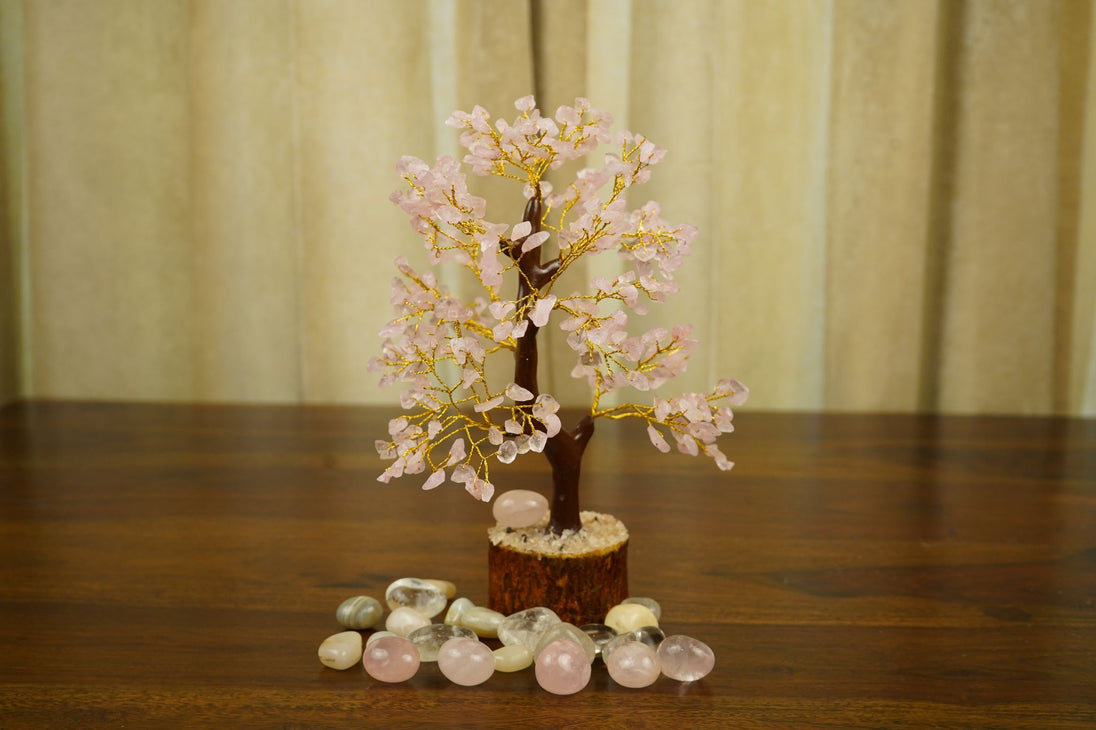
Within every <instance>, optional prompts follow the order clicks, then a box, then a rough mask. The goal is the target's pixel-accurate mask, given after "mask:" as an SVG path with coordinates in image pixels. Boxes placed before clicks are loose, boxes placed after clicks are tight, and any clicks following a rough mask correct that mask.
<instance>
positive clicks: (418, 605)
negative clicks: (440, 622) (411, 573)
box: [384, 578, 449, 618]
mask: <svg viewBox="0 0 1096 730" xmlns="http://www.w3.org/2000/svg"><path fill="white" fill-rule="evenodd" d="M384 600H385V602H386V603H388V607H389V608H391V609H392V610H395V609H397V608H400V607H406V608H413V609H415V610H416V611H418V612H419V613H421V614H422V615H423V616H425V617H426V618H434V617H435V616H437V615H438V614H439V613H441V612H442V611H443V610H445V604H446V603H448V602H449V599H447V598H446V597H445V592H444V591H443V590H442V589H441V588H438V587H437V586H436V585H434V584H433V583H431V582H429V581H425V580H422V579H420V578H400V579H399V580H396V581H393V582H392V583H391V584H390V585H389V586H388V589H387V590H386V591H385V592H384Z"/></svg>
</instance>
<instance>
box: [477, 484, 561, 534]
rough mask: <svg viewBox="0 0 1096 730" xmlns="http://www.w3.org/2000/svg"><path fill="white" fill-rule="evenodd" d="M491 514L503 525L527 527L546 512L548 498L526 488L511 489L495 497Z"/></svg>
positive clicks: (537, 520)
mask: <svg viewBox="0 0 1096 730" xmlns="http://www.w3.org/2000/svg"><path fill="white" fill-rule="evenodd" d="M491 514H493V515H494V516H495V521H496V522H498V523H499V524H500V525H502V526H503V527H529V526H530V525H535V524H537V523H538V522H540V519H541V518H542V517H544V515H546V514H548V500H547V499H545V497H544V495H542V494H539V493H537V492H531V491H529V490H528V489H511V490H510V491H509V492H503V493H502V494H500V495H499V496H498V497H496V498H495V503H494V504H493V505H491Z"/></svg>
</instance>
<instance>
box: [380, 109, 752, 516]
mask: <svg viewBox="0 0 1096 730" xmlns="http://www.w3.org/2000/svg"><path fill="white" fill-rule="evenodd" d="M515 107H516V108H517V110H518V112H519V114H518V116H517V118H516V119H514V120H513V121H512V122H507V121H505V120H501V119H500V120H498V121H496V122H495V123H494V125H492V124H491V122H490V118H489V116H488V114H487V111H486V110H484V109H483V108H481V107H479V106H477V107H475V108H474V109H473V110H472V112H471V113H466V112H461V111H457V112H454V113H453V114H452V116H450V117H449V119H448V120H447V122H446V124H448V125H449V126H452V127H456V128H457V129H459V130H461V134H460V143H461V145H462V146H463V147H464V148H466V149H467V151H468V154H467V155H466V156H465V157H464V165H466V166H467V167H468V168H469V169H470V170H471V172H472V173H473V174H475V175H495V176H498V177H501V178H506V179H509V180H513V181H515V183H516V184H521V185H523V189H524V194H525V198H526V199H527V201H528V202H527V204H526V206H525V212H524V215H523V216H522V219H521V221H520V222H518V223H516V224H514V225H512V224H510V223H506V222H495V221H493V220H491V219H489V218H488V217H487V215H488V210H487V202H486V201H485V200H484V199H483V198H480V197H477V196H475V195H472V194H471V193H469V191H468V187H467V184H466V182H467V179H466V176H465V173H464V172H463V170H462V165H461V163H458V162H457V161H456V160H454V159H452V158H451V157H441V158H439V159H438V161H437V162H436V163H435V164H434V165H433V166H430V165H428V164H427V163H425V162H423V161H422V160H419V159H417V158H414V157H403V158H402V159H401V160H400V161H399V165H398V168H397V169H398V171H399V174H400V175H401V176H402V177H403V179H404V180H405V181H406V183H407V187H406V189H403V190H401V191H397V192H395V193H393V194H392V198H391V199H392V200H393V202H395V203H396V204H397V205H399V207H400V208H402V209H403V210H404V211H405V212H406V213H407V214H408V216H410V218H411V226H412V228H413V229H414V230H415V232H416V233H418V234H419V235H420V236H422V238H423V240H424V241H425V244H426V248H427V252H428V256H429V261H430V263H431V265H435V266H436V265H439V264H442V263H444V262H454V263H455V264H457V265H459V266H462V267H464V268H466V269H467V270H468V271H470V272H471V273H472V275H473V276H474V277H475V280H476V281H477V282H478V283H479V285H480V286H482V289H483V293H482V295H481V296H478V297H476V298H475V299H474V300H473V301H470V302H465V301H460V300H458V299H457V298H456V297H455V296H454V295H453V294H451V293H450V291H449V290H448V289H447V288H446V287H445V286H442V285H441V284H440V283H439V281H438V278H437V276H436V275H435V274H434V273H433V272H432V271H425V272H422V273H420V272H418V271H416V270H414V269H413V268H412V267H411V266H410V265H409V264H408V262H407V261H406V260H405V259H403V258H401V259H399V260H397V262H396V263H397V267H398V269H399V271H400V274H401V276H400V277H397V278H396V279H395V280H394V281H393V285H392V305H393V306H394V308H395V311H396V317H395V319H393V320H392V321H391V322H389V323H388V325H387V326H385V328H384V329H383V330H382V331H381V336H382V337H383V338H384V345H383V351H382V355H381V356H380V357H379V358H375V359H374V360H373V361H372V362H371V363H370V367H371V369H373V370H376V371H382V372H384V375H383V377H382V378H381V384H382V385H393V384H396V383H400V384H402V385H403V386H404V390H403V392H402V393H401V396H400V404H401V405H402V406H403V408H404V409H405V410H407V411H410V413H409V414H407V415H402V416H399V417H397V418H394V419H392V421H391V422H390V423H389V424H388V432H389V435H390V436H391V438H390V439H388V440H379V441H377V450H378V451H379V453H380V454H381V456H382V457H383V458H385V459H390V460H393V463H392V464H391V465H390V466H389V467H388V468H387V469H386V470H385V471H384V473H383V474H381V476H380V477H379V479H380V481H382V482H388V481H389V480H390V479H392V478H393V477H399V476H402V475H405V474H427V476H426V480H425V483H424V484H423V485H422V486H423V489H433V488H435V487H437V486H439V485H440V484H442V483H443V482H444V481H445V479H446V477H447V476H448V478H449V479H450V480H452V481H453V482H457V483H460V484H463V485H464V487H465V489H466V490H467V491H468V492H469V493H470V494H472V495H473V496H475V497H477V498H479V499H481V500H483V501H489V500H490V499H491V496H492V494H493V493H494V486H493V485H492V484H491V467H492V465H493V464H494V463H495V462H499V463H502V464H509V463H511V462H513V461H514V459H515V458H517V457H518V455H520V454H524V453H527V452H530V451H532V452H538V453H543V454H544V455H545V456H546V457H547V459H548V461H549V463H550V464H551V467H552V477H553V479H552V481H553V494H552V498H551V521H550V522H549V525H548V529H549V530H551V531H552V532H556V533H559V532H562V531H564V530H577V529H579V528H580V527H581V521H580V517H579V500H578V492H579V475H580V467H581V463H582V455H583V452H584V451H585V449H586V445H587V443H588V442H589V440H590V437H591V436H592V434H593V432H594V421H595V419H598V418H612V419H622V418H635V419H639V420H640V421H642V422H644V423H645V424H646V427H647V433H648V435H649V436H650V439H651V443H652V444H654V446H655V448H657V449H658V450H660V451H663V452H667V451H669V450H670V444H669V442H668V441H667V438H666V436H667V435H669V436H670V438H672V439H673V441H674V442H675V444H676V446H677V449H678V450H679V451H682V452H684V453H686V454H691V455H694V456H695V455H697V454H700V453H703V454H706V455H707V456H710V457H712V458H713V459H714V460H715V463H716V465H718V466H719V468H720V469H730V468H731V467H732V466H733V463H732V462H731V461H729V460H728V459H727V457H726V456H724V455H723V453H722V452H721V451H720V450H719V447H718V446H717V445H716V439H717V437H718V436H719V435H720V434H721V433H729V432H730V431H732V430H733V425H732V417H733V416H732V412H731V406H736V405H739V404H741V403H743V402H745V400H746V396H747V394H748V391H747V389H746V388H745V387H744V386H743V385H742V384H740V383H739V382H737V381H735V380H721V381H720V382H719V383H718V384H717V385H716V386H715V388H714V389H712V390H711V392H708V393H684V394H682V395H678V396H676V397H670V398H664V397H660V396H659V395H656V394H653V395H652V397H651V400H650V403H649V404H639V403H633V402H627V403H619V404H614V405H604V404H603V403H604V402H605V401H606V400H608V399H606V398H605V396H606V395H607V394H609V393H612V392H613V391H617V390H621V389H625V388H628V389H632V390H635V391H642V392H648V391H652V392H653V391H655V390H656V389H657V388H659V387H660V386H662V385H663V384H664V383H665V382H666V381H668V380H670V379H671V378H673V377H674V376H676V375H678V374H679V373H681V372H682V371H684V370H685V365H686V362H687V360H688V357H689V353H690V352H691V351H692V350H693V348H694V347H695V345H696V342H695V340H692V339H690V337H689V334H690V328H689V327H688V326H686V325H678V326H676V327H674V328H673V329H672V330H666V329H664V328H660V327H655V328H652V329H648V330H646V331H642V332H639V333H634V332H633V331H632V330H631V329H630V325H633V324H634V322H635V319H636V318H635V317H634V316H633V315H642V314H644V313H646V311H647V305H648V304H649V303H651V302H656V303H657V302H662V301H663V300H665V298H666V297H667V296H669V295H671V294H673V293H674V292H676V291H677V285H676V284H675V283H674V280H673V274H674V271H676V270H677V268H678V267H679V266H680V265H681V263H682V261H683V259H684V258H685V256H686V255H687V254H688V252H689V244H690V242H691V241H692V240H693V239H694V237H695V236H696V229H695V228H694V227H693V226H691V225H687V224H683V225H674V224H671V223H668V222H666V221H665V220H663V219H662V217H661V211H660V208H659V205H658V204H657V203H655V202H648V203H646V204H645V205H643V206H642V207H639V208H634V209H633V208H629V205H628V195H629V193H630V192H631V191H632V190H633V189H634V188H635V187H636V186H638V185H641V184H642V183H644V182H646V181H647V180H648V178H649V177H650V175H651V167H652V166H654V165H656V164H657V163H658V162H659V161H660V160H662V158H663V156H664V155H665V151H664V150H662V149H660V148H658V147H656V146H655V145H654V144H653V143H652V142H650V141H649V140H647V139H645V138H644V137H642V136H640V135H637V134H632V133H630V132H626V131H625V132H620V133H618V134H616V135H615V136H614V135H612V134H611V133H610V132H609V126H610V124H611V119H610V118H609V115H608V114H606V113H604V112H601V111H598V110H597V109H593V108H591V107H590V106H589V103H588V102H587V100H585V99H581V98H580V99H577V100H576V101H575V105H574V106H561V107H560V108H559V109H558V110H557V111H556V114H555V117H554V118H549V117H544V116H541V113H540V111H539V110H538V109H537V108H536V105H535V102H534V100H533V97H532V96H526V97H524V98H522V99H518V100H517V102H515ZM604 144H612V151H611V152H609V153H608V154H605V155H604V157H603V159H602V164H601V166H600V167H586V168H583V169H581V170H579V171H578V172H577V174H576V175H575V177H574V180H573V181H572V182H571V183H570V184H569V185H568V186H567V187H566V188H565V189H563V190H562V191H561V192H558V193H553V192H552V188H551V185H550V184H549V183H548V182H547V181H546V180H545V179H544V176H545V174H546V173H547V172H548V171H549V170H553V169H557V168H559V167H560V166H562V165H563V164H564V163H565V162H567V161H569V160H575V159H578V158H581V157H584V156H588V155H589V156H591V158H592V153H594V152H595V151H596V150H597V149H598V148H599V147H600V146H602V145H604ZM546 253H547V255H545V254H546ZM604 254H612V255H615V256H619V257H620V258H621V259H623V261H624V266H623V268H624V269H625V270H624V271H623V273H621V274H619V275H618V276H616V277H614V278H612V279H607V278H593V279H592V280H591V281H590V282H589V284H588V286H587V287H586V288H585V289H584V290H582V291H577V292H570V293H567V292H564V291H561V288H562V285H561V277H562V276H563V275H564V274H565V273H566V272H567V271H568V270H569V269H571V268H572V267H573V266H574V265H575V264H576V263H577V262H578V261H579V260H580V259H582V258H584V257H587V256H599V255H604ZM515 280H516V283H515ZM506 284H508V285H509V289H510V291H504V288H505V285H506ZM549 323H554V324H555V325H556V326H558V327H559V328H560V329H561V330H562V331H563V332H565V333H566V339H567V344H568V345H569V346H570V348H571V349H572V350H573V351H574V355H575V364H574V368H573V369H572V370H571V376H572V377H574V378H578V379H580V380H585V381H586V382H587V384H588V385H589V387H590V391H591V403H590V409H589V412H588V413H586V414H585V416H584V417H583V418H582V419H581V420H579V421H578V423H577V424H575V425H574V426H573V427H572V428H570V429H566V428H564V427H563V425H562V424H561V422H560V418H559V415H558V414H557V411H558V410H559V403H558V402H557V401H556V399H555V398H553V397H552V395H551V394H549V393H542V392H541V391H540V390H539V388H538V384H537V371H538V366H537V334H538V332H539V331H540V330H541V329H542V328H544V327H547V326H548V325H549ZM504 351H505V352H509V353H511V355H512V360H511V362H512V367H513V377H512V379H509V380H510V382H509V383H508V384H507V385H505V387H502V388H501V389H495V388H492V386H491V385H490V383H492V382H496V379H495V378H489V377H488V365H489V363H492V362H495V361H497V360H498V358H496V357H494V356H496V355H499V354H500V353H502V352H504ZM503 359H506V358H503Z"/></svg>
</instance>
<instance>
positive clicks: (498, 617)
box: [447, 606, 506, 639]
mask: <svg viewBox="0 0 1096 730" xmlns="http://www.w3.org/2000/svg"><path fill="white" fill-rule="evenodd" d="M447 618H448V617H447ZM504 618H506V617H505V616H503V615H502V614H501V613H499V612H498V611H492V610H491V609H489V608H484V607H483V606H472V607H471V608H469V609H467V610H465V611H464V612H463V613H462V614H461V615H460V617H459V618H458V619H457V625H458V626H463V627H464V628H466V629H471V630H472V631H474V632H475V634H476V636H479V637H481V638H484V639H494V638H496V637H498V635H499V624H501V623H502V620H503V619H504Z"/></svg>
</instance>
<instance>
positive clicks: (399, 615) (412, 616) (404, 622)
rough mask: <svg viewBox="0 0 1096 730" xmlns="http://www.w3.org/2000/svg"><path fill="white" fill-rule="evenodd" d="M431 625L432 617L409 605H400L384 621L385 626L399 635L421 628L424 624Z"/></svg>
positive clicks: (405, 634)
mask: <svg viewBox="0 0 1096 730" xmlns="http://www.w3.org/2000/svg"><path fill="white" fill-rule="evenodd" d="M429 625H430V619H428V618H426V617H425V616H423V615H422V614H421V613H419V612H418V611H416V610H415V609H413V608H408V607H407V606H400V607H399V608H397V609H396V610H394V611H392V613H390V614H388V618H387V619H385V621H384V628H385V629H387V630H388V631H391V632H392V633H393V634H396V635H397V636H407V635H408V634H410V633H411V632H412V631H414V630H415V629H421V628H422V627H423V626H429Z"/></svg>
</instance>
